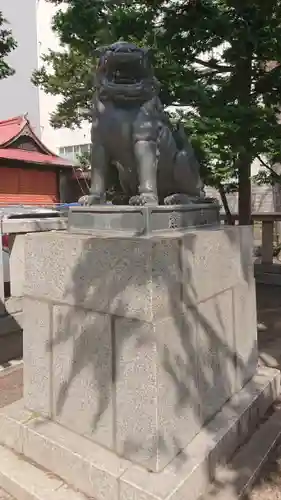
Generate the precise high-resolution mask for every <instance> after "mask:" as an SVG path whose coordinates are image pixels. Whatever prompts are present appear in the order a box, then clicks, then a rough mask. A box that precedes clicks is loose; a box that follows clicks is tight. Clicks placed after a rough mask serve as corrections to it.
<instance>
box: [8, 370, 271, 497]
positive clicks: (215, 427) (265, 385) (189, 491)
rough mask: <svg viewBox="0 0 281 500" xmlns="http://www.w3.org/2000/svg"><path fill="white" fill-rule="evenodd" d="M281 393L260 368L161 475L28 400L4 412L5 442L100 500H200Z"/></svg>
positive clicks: (268, 374)
mask: <svg viewBox="0 0 281 500" xmlns="http://www.w3.org/2000/svg"><path fill="white" fill-rule="evenodd" d="M279 392H280V373H279V372H278V371H277V370H274V369H269V368H260V369H259V371H258V372H257V374H256V375H255V376H254V377H253V379H252V380H251V381H250V382H249V383H248V384H247V385H246V386H245V387H244V388H243V389H242V390H241V391H240V392H239V393H238V394H236V395H235V396H234V397H232V398H231V399H230V400H229V401H228V402H227V403H226V404H225V405H224V407H223V408H222V410H221V411H220V412H219V413H218V414H217V415H216V416H215V417H214V418H213V419H212V420H211V421H210V423H209V424H208V425H206V426H205V427H204V428H203V429H202V430H201V431H200V432H199V434H198V435H197V436H196V437H195V438H194V439H193V441H192V442H191V443H190V444H189V445H188V446H187V447H186V448H185V449H184V450H182V452H181V453H180V454H179V455H178V456H177V457H176V458H175V459H174V460H173V461H172V462H171V463H170V464H169V465H168V466H167V467H165V469H164V470H163V471H162V472H159V473H153V472H149V471H147V470H145V469H144V468H142V467H139V466H136V465H134V464H133V463H132V462H130V461H128V460H124V459H122V458H120V457H118V456H117V455H116V454H114V453H113V452H111V451H109V450H107V449H105V448H103V447H101V446H100V445H97V444H95V443H94V442H92V441H90V440H88V439H86V438H84V437H82V436H78V435H77V434H75V433H74V432H72V431H69V430H67V429H65V428H64V427H62V426H61V425H59V424H57V423H55V422H52V421H50V420H47V419H44V418H42V417H40V416H39V415H38V414H35V413H32V412H29V411H27V410H25V409H24V405H23V401H18V402H16V403H14V404H12V405H10V406H8V407H5V408H3V409H2V410H0V444H2V445H3V446H5V447H7V448H9V449H12V450H14V451H15V452H16V453H18V454H21V455H23V456H25V457H26V458H27V459H29V460H31V461H32V463H36V464H37V465H38V466H39V467H43V468H44V469H45V470H46V469H48V470H50V471H51V472H52V473H53V474H55V475H56V476H58V477H60V478H62V480H63V481H64V482H66V483H67V484H69V485H70V486H71V487H72V488H74V489H76V490H78V491H81V492H82V493H84V494H85V495H86V496H88V497H94V498H95V499H96V500H152V499H153V500H168V499H169V500H179V499H183V498H184V499H186V500H196V499H198V497H199V496H200V495H202V494H203V493H204V492H205V491H206V489H207V488H208V487H209V484H210V481H212V480H213V479H214V476H215V473H216V470H217V467H218V466H219V465H221V464H222V463H226V462H227V461H228V460H229V458H230V457H231V456H233V453H234V452H235V450H236V449H237V448H238V447H239V446H240V445H241V444H242V443H243V442H244V441H245V439H247V438H248V436H249V435H250V434H251V433H253V432H254V431H255V429H256V428H257V425H258V424H259V422H260V420H261V419H262V418H263V416H264V415H265V413H266V411H267V409H268V408H269V407H270V406H271V405H272V403H273V402H274V401H275V399H276V398H277V396H278V394H279ZM0 469H1V456H0ZM5 484H6V483H5ZM5 484H1V476H0V487H1V486H2V487H3V488H4V489H6V490H7V488H6V487H5ZM7 491H8V493H11V494H12V495H14V493H13V491H11V490H9V489H8V490H7ZM14 496H15V495H14Z"/></svg>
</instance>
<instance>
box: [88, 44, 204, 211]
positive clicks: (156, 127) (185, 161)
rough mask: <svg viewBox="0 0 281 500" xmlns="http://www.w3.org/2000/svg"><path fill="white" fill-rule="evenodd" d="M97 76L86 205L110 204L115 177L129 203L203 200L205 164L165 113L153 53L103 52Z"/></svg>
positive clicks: (124, 47)
mask: <svg viewBox="0 0 281 500" xmlns="http://www.w3.org/2000/svg"><path fill="white" fill-rule="evenodd" d="M95 76H96V83H95V86H96V91H95V95H94V101H93V109H92V132H91V141H92V151H91V191H90V194H89V195H88V196H86V197H83V203H84V204H86V205H97V204H103V203H105V202H106V193H107V192H108V190H109V189H110V187H111V186H112V182H113V179H115V180H114V182H115V184H116V181H117V184H118V189H119V191H120V194H121V199H122V204H124V205H126V204H130V205H157V204H166V205H175V204H186V203H191V202H198V201H200V200H202V201H203V200H204V193H203V184H202V182H201V179H200V174H199V168H200V167H199V164H198V162H197V159H196V157H195V154H194V151H193V149H192V146H191V144H190V142H189V141H188V140H187V139H186V137H185V134H184V132H183V131H182V130H181V129H180V128H178V130H173V127H172V124H171V122H170V121H169V118H168V115H167V114H166V113H165V112H164V108H163V105H162V103H161V101H160V99H159V97H158V94H159V89H160V84H159V82H158V80H157V79H156V77H155V76H154V72H153V67H152V64H151V62H150V55H149V49H143V48H139V47H137V46H136V45H134V44H132V43H127V42H117V43H114V44H113V45H111V46H109V47H105V48H102V49H99V58H98V65H97V68H96V75H95ZM116 174H117V175H116ZM206 201H207V200H206ZM113 203H114V202H113Z"/></svg>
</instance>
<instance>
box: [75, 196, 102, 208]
mask: <svg viewBox="0 0 281 500" xmlns="http://www.w3.org/2000/svg"><path fill="white" fill-rule="evenodd" d="M79 203H81V204H82V205H83V206H86V207H89V206H91V205H102V204H104V203H105V197H104V196H102V195H99V194H89V195H87V196H82V198H80V199H79Z"/></svg>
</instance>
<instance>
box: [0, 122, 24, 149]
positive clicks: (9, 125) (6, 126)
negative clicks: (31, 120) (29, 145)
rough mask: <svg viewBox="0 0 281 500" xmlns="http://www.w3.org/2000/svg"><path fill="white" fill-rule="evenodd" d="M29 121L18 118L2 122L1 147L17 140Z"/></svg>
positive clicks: (0, 131)
mask: <svg viewBox="0 0 281 500" xmlns="http://www.w3.org/2000/svg"><path fill="white" fill-rule="evenodd" d="M26 123H27V120H26V119H25V118H24V117H23V116H16V117H15V118H10V120H2V121H0V145H1V146H3V145H4V144H6V143H8V142H10V141H11V140H13V139H15V138H16V137H17V136H18V135H19V133H20V132H21V131H22V129H23V128H24V127H25V125H26Z"/></svg>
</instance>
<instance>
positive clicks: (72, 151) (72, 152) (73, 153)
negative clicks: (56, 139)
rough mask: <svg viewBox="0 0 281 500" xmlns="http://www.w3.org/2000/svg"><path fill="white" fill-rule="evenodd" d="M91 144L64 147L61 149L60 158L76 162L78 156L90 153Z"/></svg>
mask: <svg viewBox="0 0 281 500" xmlns="http://www.w3.org/2000/svg"><path fill="white" fill-rule="evenodd" d="M90 151H91V144H89V143H88V144H75V145H73V146H63V147H60V148H59V154H60V156H63V157H65V158H68V159H69V160H75V159H76V157H77V155H81V154H84V153H90Z"/></svg>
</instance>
